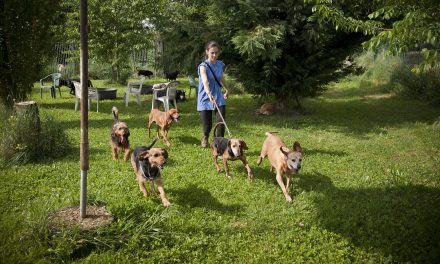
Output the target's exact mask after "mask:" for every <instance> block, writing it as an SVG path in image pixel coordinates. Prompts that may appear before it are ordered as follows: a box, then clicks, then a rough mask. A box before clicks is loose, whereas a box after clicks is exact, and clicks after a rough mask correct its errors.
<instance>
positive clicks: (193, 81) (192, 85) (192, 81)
mask: <svg viewBox="0 0 440 264" xmlns="http://www.w3.org/2000/svg"><path fill="white" fill-rule="evenodd" d="M188 81H189V95H188V98H190V97H191V88H194V89H195V90H196V94H197V87H198V84H197V82H196V79H194V76H192V75H188Z"/></svg>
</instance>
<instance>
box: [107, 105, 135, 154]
mask: <svg viewBox="0 0 440 264" xmlns="http://www.w3.org/2000/svg"><path fill="white" fill-rule="evenodd" d="M112 113H113V125H112V127H111V128H110V145H111V146H112V158H113V160H117V159H118V153H119V152H125V154H124V160H125V161H127V160H128V158H129V157H130V153H131V149H130V142H129V141H128V137H129V136H130V131H129V130H128V125H127V123H125V122H122V121H119V111H118V108H116V106H113V108H112Z"/></svg>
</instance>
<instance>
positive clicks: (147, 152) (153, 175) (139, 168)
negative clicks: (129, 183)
mask: <svg viewBox="0 0 440 264" xmlns="http://www.w3.org/2000/svg"><path fill="white" fill-rule="evenodd" d="M154 143H156V140H154V141H153V143H152V144H151V145H150V146H148V147H145V146H141V147H137V148H135V149H134V151H133V155H132V157H131V166H132V167H133V170H134V173H135V174H136V180H137V182H138V184H139V188H140V190H141V192H142V193H143V194H144V196H145V197H148V195H149V193H148V191H147V189H146V188H145V182H147V181H149V182H150V183H151V191H152V192H155V190H154V184H156V185H157V189H158V191H159V194H160V198H161V200H162V204H163V206H165V207H169V206H170V205H171V204H170V202H169V201H168V199H167V196H166V194H165V190H164V188H163V183H162V178H161V175H160V171H161V170H162V168H163V167H164V165H165V163H166V162H167V159H168V152H167V151H166V150H165V149H161V148H152V146H153V145H154Z"/></svg>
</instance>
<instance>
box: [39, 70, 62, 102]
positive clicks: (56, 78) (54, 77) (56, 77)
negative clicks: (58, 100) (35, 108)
mask: <svg viewBox="0 0 440 264" xmlns="http://www.w3.org/2000/svg"><path fill="white" fill-rule="evenodd" d="M60 78H61V73H58V72H57V73H51V74H49V75H47V76H45V77H43V78H41V79H40V98H43V89H50V95H51V96H52V97H53V98H55V89H56V88H58V91H59V92H60V97H61V88H60ZM48 80H51V82H52V83H51V85H44V81H48Z"/></svg>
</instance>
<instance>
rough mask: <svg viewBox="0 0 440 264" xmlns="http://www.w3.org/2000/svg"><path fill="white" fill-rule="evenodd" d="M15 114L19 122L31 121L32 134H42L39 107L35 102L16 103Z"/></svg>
mask: <svg viewBox="0 0 440 264" xmlns="http://www.w3.org/2000/svg"><path fill="white" fill-rule="evenodd" d="M14 107H15V113H16V115H17V117H18V119H19V120H29V122H30V123H29V128H30V129H31V130H32V131H29V132H30V133H32V134H34V135H38V134H39V133H40V114H39V112H38V105H37V103H36V102H35V101H26V102H19V103H15V105H14Z"/></svg>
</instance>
